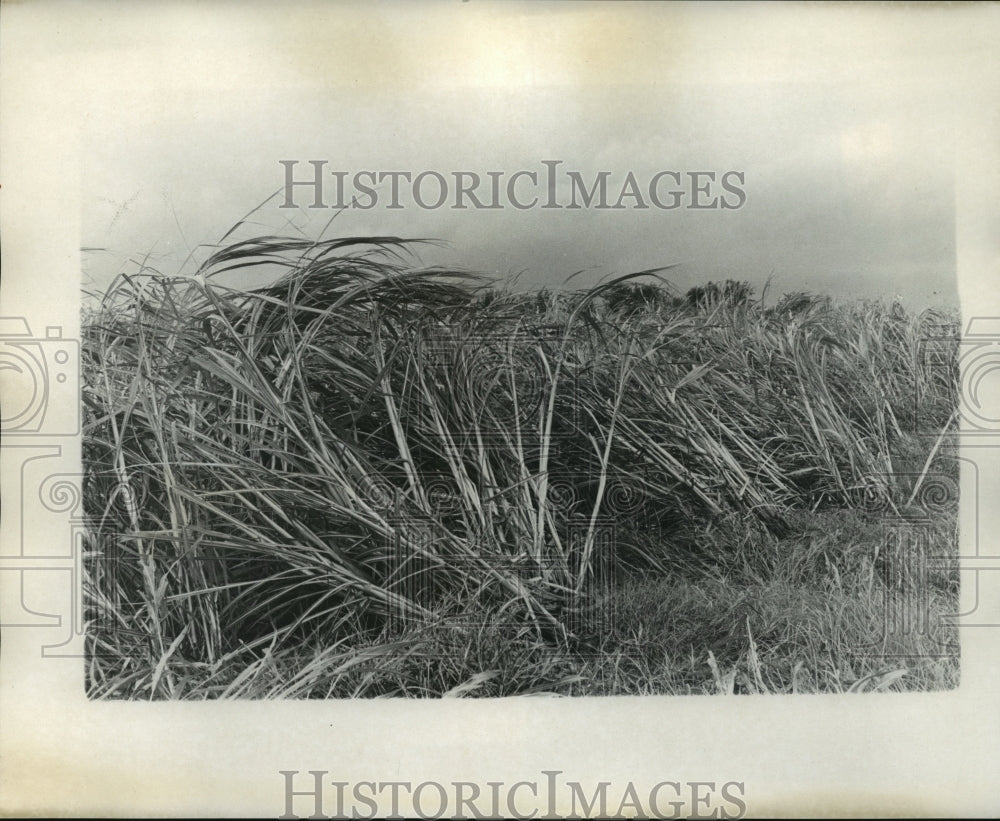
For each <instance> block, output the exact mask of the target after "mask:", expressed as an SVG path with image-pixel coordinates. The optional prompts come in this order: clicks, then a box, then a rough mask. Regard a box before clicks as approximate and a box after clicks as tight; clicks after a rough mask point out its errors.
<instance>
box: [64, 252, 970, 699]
mask: <svg viewBox="0 0 1000 821" xmlns="http://www.w3.org/2000/svg"><path fill="white" fill-rule="evenodd" d="M406 248H407V246H406V244H404V243H402V242H401V241H399V240H396V239H393V238H374V239H372V238H368V239H364V240H360V239H342V240H331V241H325V242H318V243H315V242H307V241H297V240H286V239H279V238H261V239H256V240H252V241H248V242H240V243H236V244H234V245H231V246H229V247H226V248H223V249H222V250H220V251H218V252H217V253H215V254H214V256H212V257H211V258H210V259H209V260H208V261H207V262H206V263H205V264H204V265H203V266H202V269H201V271H200V276H199V277H195V278H188V277H164V276H157V275H147V274H140V275H137V276H134V277H125V276H122V277H120V278H119V279H118V280H117V281H116V282H115V283H114V285H113V286H112V287H111V288H110V290H109V291H108V293H107V294H106V295H105V296H104V298H103V300H102V302H101V303H100V305H99V306H98V307H96V308H94V309H92V310H90V311H89V312H88V313H87V315H86V316H85V317H84V358H85V365H84V370H85V388H84V394H83V402H84V408H85V415H86V430H85V438H84V462H85V467H86V479H85V488H84V491H85V503H86V508H87V513H88V516H89V518H90V521H91V524H92V529H91V535H90V538H91V551H90V557H89V561H88V563H87V572H88V584H87V591H86V593H87V612H88V618H89V619H90V630H89V634H88V663H87V673H88V675H87V687H88V693H89V694H90V695H91V696H92V697H97V698H196V699H198V698H215V697H255V698H265V697H272V698H273V697H314V698H317V697H318V698H323V697H335V696H376V695H401V696H438V695H472V696H498V695H514V694H526V693H558V694H565V695H582V694H639V693H707V692H817V691H842V690H850V689H853V690H864V689H939V688H945V687H951V686H954V685H955V683H956V681H957V676H958V663H957V662H958V655H957V649H956V646H955V643H954V636H953V635H952V631H951V630H950V629H949V628H948V627H947V625H946V623H945V622H944V621H943V620H942V619H941V618H940V616H941V615H942V614H946V613H950V612H954V611H956V609H957V606H956V605H957V582H956V576H955V573H954V572H953V570H950V569H949V568H948V567H946V566H944V565H943V564H942V563H941V562H940V561H938V563H937V564H935V565H934V566H933V567H932V568H931V569H930V570H929V571H926V572H923V571H921V572H918V570H920V568H916V569H915V564H919V563H920V561H921V555H922V554H919V550H917V551H915V550H914V548H913V547H912V545H913V543H915V542H916V541H919V540H916V539H914V538H913V534H914V533H920V534H923V535H922V537H921V538H924V539H925V541H927V540H929V542H930V543H931V544H932V545H933V549H934V551H935V552H936V553H937V554H948V553H949V551H953V550H954V545H955V539H956V532H955V527H956V525H955V521H956V516H955V507H956V498H955V493H954V488H955V486H956V484H957V471H956V467H955V464H956V461H955V458H954V453H953V449H952V445H951V442H950V438H949V436H948V431H949V430H950V429H951V428H952V427H953V425H954V421H955V406H956V402H955V397H956V379H957V369H956V365H955V359H954V351H953V346H949V340H950V339H952V338H953V335H954V333H955V329H956V321H957V318H956V317H954V316H950V315H946V314H943V313H937V312H933V311H926V312H924V313H923V314H920V315H913V314H911V313H909V312H907V311H905V310H904V309H903V308H902V307H901V306H900V305H899V304H898V303H897V304H891V305H886V304H882V303H854V304H839V303H835V302H833V301H831V300H829V299H826V298H821V297H816V296H812V295H809V294H804V293H801V294H792V295H786V296H784V297H782V298H780V299H777V300H771V301H770V302H771V303H772V304H765V302H766V301H765V300H764V299H763V298H757V297H756V295H755V293H754V291H753V288H752V287H751V286H750V285H748V284H747V283H739V282H726V283H723V284H714V283H709V284H707V285H705V286H701V287H697V288H693V289H691V290H690V291H688V292H687V293H686V294H679V293H676V292H674V291H673V290H672V289H671V288H670V287H669V285H667V284H666V283H665V282H663V281H662V280H660V279H659V278H658V276H657V275H656V274H655V273H649V272H647V273H646V274H645V275H643V276H638V275H637V276H634V277H624V278H619V279H618V280H615V281H613V282H611V283H609V284H606V285H604V286H601V287H597V288H593V289H589V290H581V291H541V292H531V293H524V292H512V291H508V290H504V289H501V288H498V287H496V286H495V285H493V284H491V283H489V282H486V281H484V280H481V279H478V278H476V277H474V276H472V275H469V274H465V273H462V272H454V271H445V270H439V269H431V270H427V269H415V268H413V267H411V266H410V265H409V264H408V261H407V260H408V257H406V253H407V250H406ZM258 266H268V267H277V268H281V269H283V271H284V273H283V275H282V276H281V277H280V278H278V279H277V280H276V282H275V284H274V285H272V286H270V287H267V288H263V289H260V290H256V291H253V292H243V291H239V290H232V289H228V288H224V287H222V286H220V285H217V284H214V283H215V282H216V278H217V277H218V275H219V274H222V273H225V272H231V271H235V270H238V269H254V268H256V267H258ZM928 340H933V341H934V344H933V345H929V343H928ZM921 567H922V565H921ZM908 602H922V603H923V604H922V605H921V607H923V610H922V611H921V612H922V613H923V618H924V623H923V629H915V630H909V631H902V632H900V631H898V630H895V631H894V630H892V629H889V628H887V618H888V617H887V613H889V612H890V611H891V610H892V608H893V607H899V606H902V607H904V608H905V607H907V606H909V605H908Z"/></svg>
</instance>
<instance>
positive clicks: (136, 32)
mask: <svg viewBox="0 0 1000 821" xmlns="http://www.w3.org/2000/svg"><path fill="white" fill-rule="evenodd" d="M615 5H616V4H612V5H610V6H609V5H606V4H579V5H574V4H568V5H564V6H550V5H547V4H543V5H541V6H539V7H537V8H535V7H530V6H522V5H520V4H510V5H499V6H498V5H495V4H485V5H479V4H475V3H470V4H454V5H448V6H443V5H438V6H431V7H430V8H429V9H424V10H423V12H422V13H418V12H417V11H416V10H415V9H413V8H412V7H410V8H407V7H403V6H391V7H386V6H376V7H375V8H374V10H368V11H365V10H364V9H361V8H359V7H353V6H348V7H337V6H336V4H329V5H317V6H313V5H305V6H292V7H290V8H292V9H294V10H295V12H296V13H294V14H288V15H280V14H278V13H277V12H276V11H274V10H273V9H274V8H275V7H270V6H269V7H264V6H257V5H255V4H251V5H250V6H249V7H246V9H247V10H246V11H243V10H241V9H240V8H239V7H236V6H230V5H229V4H219V5H216V6H211V5H210V6H208V7H206V9H205V10H204V11H203V10H202V7H195V6H177V7H173V6H165V7H164V8H163V9H162V10H161V12H160V13H159V14H158V15H157V24H156V25H150V24H148V23H144V22H143V20H142V19H140V18H139V17H138V16H136V17H135V18H134V19H131V18H123V19H120V20H118V21H117V26H116V28H115V31H116V32H117V33H118V36H116V37H113V38H108V39H106V40H105V41H101V40H100V38H98V37H94V38H90V39H86V38H85V42H86V43H87V46H86V47H81V48H80V49H79V54H78V55H75V59H76V58H78V62H77V65H78V69H77V71H78V72H79V73H78V74H77V76H76V77H74V78H71V81H72V82H76V83H79V85H80V94H79V99H80V101H81V103H82V104H83V106H84V114H83V117H82V122H83V127H82V129H81V132H82V133H81V134H80V135H79V136H80V139H81V140H82V143H81V148H82V150H81V156H83V157H85V158H86V160H85V163H84V168H83V169H82V176H81V184H82V186H83V198H82V201H83V205H84V214H83V215H82V216H83V221H82V233H83V236H82V242H81V245H82V246H83V247H84V248H87V249H100V250H87V251H85V252H84V254H83V265H84V286H85V287H87V288H96V289H101V288H104V287H106V286H107V284H108V282H109V281H110V279H111V278H112V277H113V276H114V274H115V273H117V272H118V271H120V270H125V271H129V272H131V271H134V270H135V264H134V262H129V260H135V259H140V258H146V259H147V261H148V264H150V265H153V266H154V267H156V268H157V269H158V270H160V271H162V272H164V273H175V272H178V271H180V270H183V271H186V272H191V271H193V269H194V267H195V264H194V262H196V261H197V260H198V259H200V257H199V256H198V252H197V251H196V249H197V247H198V246H199V245H200V244H203V243H215V242H217V241H218V240H220V239H221V238H222V236H223V235H224V234H225V233H226V232H227V231H228V230H229V229H230V228H231V227H232V226H233V225H234V224H235V223H236V222H237V221H238V220H240V219H241V218H242V217H244V216H245V215H246V214H247V213H248V212H250V211H251V210H252V209H253V208H254V207H255V206H257V205H259V204H260V203H261V202H262V201H264V200H265V199H266V198H268V197H269V196H270V195H271V194H273V193H275V192H276V191H278V189H280V188H281V187H282V185H283V181H284V169H283V167H282V166H281V165H280V164H279V160H298V161H299V165H298V167H297V169H296V174H297V177H298V178H302V179H304V178H307V177H308V176H309V175H311V167H310V166H309V165H308V163H307V161H308V160H314V159H322V160H327V161H328V165H327V167H326V170H327V171H333V170H339V171H346V172H348V175H349V177H350V176H352V175H353V174H354V173H355V172H357V171H362V170H372V171H376V172H377V171H409V172H411V173H412V174H414V175H416V174H418V173H420V172H422V171H438V172H440V173H442V174H444V175H445V176H449V175H450V174H451V173H452V172H455V171H472V172H476V173H478V174H480V175H483V176H484V177H485V174H486V172H487V171H504V172H505V173H506V174H511V173H514V172H516V171H518V170H522V169H524V170H533V171H538V172H542V171H543V170H544V168H543V166H542V164H541V162H542V160H561V161H562V162H563V165H562V166H561V167H560V171H566V170H576V171H579V172H581V173H582V175H583V177H584V178H585V179H589V178H591V177H593V175H594V174H595V173H596V172H597V171H599V170H607V171H611V172H612V173H611V184H610V186H609V189H610V190H611V191H612V192H614V193H613V194H611V195H610V196H611V198H612V201H613V200H614V199H615V198H616V197H617V191H618V189H619V188H620V186H621V183H622V182H623V180H624V177H625V175H626V174H627V173H628V172H629V171H632V172H633V173H634V174H635V175H636V177H637V178H638V179H639V180H640V183H641V184H642V183H643V181H644V180H648V178H649V177H650V176H651V175H652V174H654V173H656V172H657V171H663V170H670V171H679V172H682V173H683V172H687V171H700V170H706V171H715V172H717V173H718V174H721V173H722V172H725V171H730V170H735V171H741V172H744V173H745V183H744V185H743V186H742V187H743V189H744V191H745V192H746V203H745V205H744V206H743V207H742V208H739V209H736V210H721V209H712V210H702V211H697V210H689V209H685V208H679V209H676V210H670V211H664V210H660V209H657V208H650V209H648V210H636V209H632V208H627V209H625V210H599V209H582V210H545V209H540V208H533V209H530V210H526V211H518V210H517V209H514V208H512V207H509V206H508V207H505V208H503V209H499V210H475V209H470V210H465V211H460V210H455V209H452V208H449V207H447V205H446V207H442V208H440V209H436V210H425V209H421V208H418V207H416V206H415V205H413V204H412V201H409V200H408V197H404V198H403V199H404V201H405V202H407V204H408V207H405V208H403V209H401V210H392V209H387V208H386V207H385V205H386V204H388V182H385V183H384V184H383V185H382V187H381V189H380V190H381V193H382V194H383V197H382V199H381V200H380V202H379V204H378V206H377V207H375V208H373V209H370V210H357V209H353V210H352V209H348V210H345V211H343V212H342V213H340V214H339V215H338V216H337V217H336V219H335V220H334V222H333V224H332V225H331V226H330V227H329V229H328V230H327V234H326V235H325V236H344V235H350V236H356V235H395V236H400V237H432V238H437V239H441V240H444V241H446V243H447V246H446V247H445V248H431V247H421V248H419V250H418V255H419V256H418V259H417V260H416V261H415V264H422V265H431V264H442V265H448V266H457V267H462V268H468V269H472V270H476V271H480V272H485V273H487V274H491V275H496V276H500V277H506V276H510V275H515V274H519V273H522V272H523V275H522V276H521V277H520V279H519V284H520V285H521V286H523V287H534V286H538V285H551V286H558V285H559V284H560V283H562V282H563V281H564V280H565V279H566V278H567V277H568V276H569V275H571V274H574V273H575V272H577V271H584V274H582V275H580V276H578V277H576V279H575V280H574V281H573V283H574V284H579V285H587V284H591V283H594V282H597V281H598V280H599V279H600V278H601V277H602V276H606V275H610V274H620V273H629V272H631V271H636V270H643V269H647V268H652V267H656V266H659V265H667V264H672V263H681V265H680V266H679V267H678V268H675V269H672V270H671V271H670V272H669V274H668V277H669V279H670V281H672V282H673V283H674V284H675V285H676V286H677V287H678V288H680V289H682V290H684V289H686V288H688V287H691V286H692V285H695V284H698V283H700V282H704V281H707V280H720V279H725V278H732V279H741V280H748V281H750V282H752V283H754V284H755V285H756V286H757V287H758V288H760V287H762V286H763V285H764V283H765V282H766V281H767V280H768V279H770V280H771V291H770V293H771V294H774V295H777V294H780V293H783V292H788V291H795V290H810V291H815V292H820V293H829V294H833V295H834V296H837V297H844V298H853V297H874V298H879V297H883V298H889V299H891V298H894V297H896V296H900V297H902V298H903V300H904V302H906V303H907V304H908V305H910V306H912V307H916V308H922V307H925V306H927V305H944V304H948V305H950V304H955V303H956V302H957V291H956V281H955V204H954V192H953V169H954V160H955V156H954V152H955V148H954V146H955V137H956V131H957V129H960V128H962V127H964V123H963V122H962V120H961V113H962V109H961V106H960V105H959V103H960V102H961V99H962V93H963V88H962V87H961V86H960V85H959V86H958V87H956V83H958V82H959V81H958V80H957V79H956V78H957V77H960V76H962V75H961V74H960V72H961V70H962V69H963V68H964V67H966V66H967V65H968V64H969V63H970V62H971V61H974V60H975V59H976V55H977V53H985V52H983V51H981V50H984V49H987V48H989V47H990V44H987V43H980V42H978V41H976V40H975V38H972V39H970V38H968V37H966V38H965V39H961V40H959V38H956V37H949V26H950V25H951V24H952V23H953V22H955V23H957V22H959V21H960V17H961V14H962V12H961V10H960V9H952V13H951V14H942V10H933V9H927V10H924V11H919V10H913V9H909V10H906V9H889V10H886V9H877V8H876V9H869V10H867V11H866V9H865V8H864V7H854V6H840V5H834V6H831V7H824V8H813V7H803V6H798V5H796V4H790V5H788V6H771V5H762V6H757V5H749V6H742V7H741V6H736V7H732V6H725V7H723V8H711V7H703V6H681V7H679V8H668V7H665V6H658V5H655V4H652V5H649V6H647V5H645V4H642V5H632V4H628V5H622V6H617V7H614V6H615ZM167 9H173V12H174V13H172V14H171V13H167ZM348 9H350V10H352V13H348ZM934 15H938V17H937V18H936V17H935V16H934ZM936 20H937V21H938V22H939V24H936V23H935V21H936ZM962 31H963V32H964V31H967V29H962ZM326 190H327V192H328V193H329V192H332V190H333V182H332V177H329V178H328V187H327V189H326ZM406 190H407V189H406V187H405V185H404V191H406ZM428 190H430V191H431V192H432V193H433V192H434V190H435V189H434V186H430V187H429V189H428ZM484 190H485V189H484ZM282 199H283V198H282V197H281V196H279V197H276V198H275V199H274V200H272V201H271V202H270V203H269V204H268V205H266V206H265V207H263V208H261V209H260V210H259V211H257V212H256V213H255V214H254V215H253V216H252V217H251V219H250V221H249V222H248V224H246V225H244V226H243V228H241V230H240V231H239V232H238V234H237V235H235V237H236V238H249V237H251V236H254V235H260V234H295V235H298V234H299V233H304V234H305V235H306V236H309V237H311V238H315V237H318V236H319V235H320V232H321V231H322V230H323V228H324V226H325V225H326V223H327V222H328V221H329V220H330V218H331V216H333V211H332V210H329V209H327V210H314V209H309V208H306V207H304V206H305V205H307V204H309V203H310V202H311V196H310V195H309V193H308V192H307V191H305V190H304V189H299V190H297V191H296V200H297V201H298V202H299V203H300V204H301V205H302V206H303V207H301V208H299V209H293V210H287V209H281V208H279V207H278V206H279V205H280V204H281V202H282ZM327 199H328V200H330V199H332V196H328V197H327ZM629 202H631V201H629ZM448 204H450V202H449V203H448ZM192 252H195V257H194V262H192V261H190V260H189V261H188V262H187V264H186V265H184V266H183V267H182V264H183V263H184V261H185V260H188V259H189V257H190V255H191V254H192ZM227 282H229V284H233V285H236V286H240V287H251V286H253V285H256V284H260V278H259V277H258V278H257V279H251V278H243V279H239V278H237V279H231V280H228V281H227Z"/></svg>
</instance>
